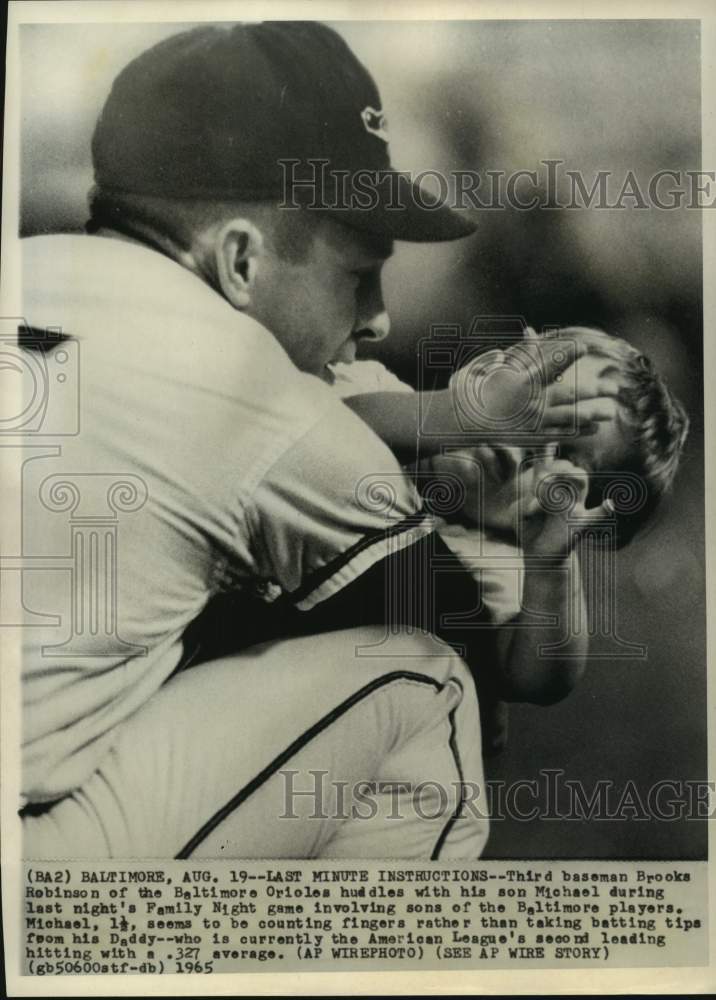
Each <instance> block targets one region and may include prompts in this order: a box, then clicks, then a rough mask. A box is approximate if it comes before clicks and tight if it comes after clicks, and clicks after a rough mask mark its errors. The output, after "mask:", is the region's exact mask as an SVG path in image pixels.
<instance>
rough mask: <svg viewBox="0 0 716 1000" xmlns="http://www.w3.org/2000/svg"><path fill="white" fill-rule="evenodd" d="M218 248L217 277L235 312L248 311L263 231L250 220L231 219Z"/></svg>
mask: <svg viewBox="0 0 716 1000" xmlns="http://www.w3.org/2000/svg"><path fill="white" fill-rule="evenodd" d="M214 248H215V250H214V252H215V254H216V275H217V278H218V280H219V285H220V287H221V292H222V294H223V295H224V298H226V299H227V300H228V301H229V302H230V303H231V305H232V306H233V307H234V309H241V310H246V309H247V308H248V306H249V305H250V304H251V297H252V294H253V286H254V281H255V278H256V269H257V265H258V258H259V257H260V255H261V251H262V248H263V237H262V235H261V232H260V230H258V229H257V228H256V226H255V225H254V224H253V222H249V221H248V219H241V218H237V219H231V221H229V222H227V223H226V224H225V225H223V226H222V227H221V229H220V230H219V232H218V234H217V236H216V241H215V243H214Z"/></svg>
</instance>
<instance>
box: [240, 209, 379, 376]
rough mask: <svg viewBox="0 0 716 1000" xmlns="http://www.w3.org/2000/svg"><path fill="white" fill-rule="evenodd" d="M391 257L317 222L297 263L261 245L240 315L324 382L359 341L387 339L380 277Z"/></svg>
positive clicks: (324, 220)
mask: <svg viewBox="0 0 716 1000" xmlns="http://www.w3.org/2000/svg"><path fill="white" fill-rule="evenodd" d="M391 252H392V242H391V241H387V240H381V239H377V238H375V237H372V236H370V235H368V234H363V233H360V232H358V231H357V230H352V229H349V228H348V227H346V226H342V225H340V224H339V223H337V222H335V221H334V220H333V219H330V218H328V217H327V216H323V217H320V218H317V219H316V220H315V225H313V226H312V228H311V230H310V231H309V235H307V246H306V248H305V254H304V255H303V257H302V258H300V259H298V260H294V259H287V258H286V257H285V256H281V255H279V253H278V252H277V251H276V249H275V248H274V247H273V246H272V243H271V241H270V240H269V241H267V246H266V249H265V250H264V252H263V254H262V256H261V258H260V260H259V262H258V267H257V271H256V278H255V284H254V288H253V293H252V302H251V308H250V309H249V310H248V312H249V314H250V315H252V316H253V317H254V318H255V319H257V320H258V321H259V322H260V323H262V324H263V325H264V326H266V327H267V328H268V329H269V330H270V331H271V333H272V334H273V335H274V336H275V337H276V339H277V340H278V341H279V343H280V344H281V345H282V346H283V348H284V349H285V350H286V352H287V353H288V355H289V356H290V358H291V360H292V361H293V362H294V364H295V365H296V366H297V367H298V368H300V369H301V370H302V371H305V372H310V373H311V374H313V375H318V376H319V377H321V378H324V379H326V380H328V379H329V378H330V376H329V375H328V373H327V372H326V365H327V364H329V363H330V362H333V361H349V362H350V361H353V360H354V358H355V352H356V347H357V344H358V341H359V340H361V339H366V338H372V339H382V338H383V337H385V336H387V334H388V330H389V327H390V321H389V319H388V316H387V313H386V311H385V305H384V304H383V295H382V288H381V270H382V267H383V263H384V261H385V259H386V258H387V257H388V256H390V254H391Z"/></svg>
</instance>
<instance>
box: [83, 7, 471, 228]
mask: <svg viewBox="0 0 716 1000" xmlns="http://www.w3.org/2000/svg"><path fill="white" fill-rule="evenodd" d="M92 159H93V164H94V170H95V183H96V185H97V188H98V189H99V190H100V191H101V192H103V193H107V194H112V193H127V194H140V195H154V196H160V197H161V196H164V197H171V198H182V199H184V198H186V199H215V200H239V201H259V200H274V199H276V200H277V201H278V202H279V203H282V204H287V205H295V206H298V205H303V206H305V207H307V208H310V209H315V210H318V211H324V212H327V213H328V214H330V215H333V216H335V217H336V218H337V219H338V220H339V221H341V222H343V223H345V224H346V225H349V226H352V227H354V228H357V229H362V230H365V231H368V232H373V233H378V234H381V235H385V236H388V237H391V238H393V239H402V240H411V241H415V242H422V241H432V240H450V239H457V238H458V237H461V236H466V235H468V234H469V233H471V232H473V231H474V229H475V226H474V225H473V223H471V222H470V221H469V220H468V219H466V218H465V217H464V216H463V215H461V214H459V213H457V212H455V211H453V210H452V209H451V208H449V207H448V206H447V205H445V204H441V203H440V202H439V201H438V200H437V199H436V198H435V196H433V195H432V194H431V192H428V191H426V190H425V189H424V188H423V187H421V186H420V185H418V184H416V183H414V182H413V181H412V179H411V178H410V176H409V175H408V174H406V173H403V172H400V171H397V170H395V169H393V167H392V165H391V162H390V155H389V150H388V134H387V122H386V119H385V115H384V114H383V111H382V107H381V101H380V95H379V93H378V89H377V87H376V85H375V83H374V81H373V79H372V77H371V75H370V74H369V73H368V71H367V70H366V69H365V67H364V66H363V65H362V64H361V63H360V62H359V61H358V59H357V58H356V57H355V55H354V54H353V53H352V52H351V50H350V48H349V47H348V45H347V44H346V43H345V41H344V40H343V39H342V38H341V37H340V35H338V34H337V33H336V32H335V31H333V30H332V29H331V28H328V27H327V26H326V25H323V24H320V23H318V22H315V21H274V22H270V21H267V22H262V23H251V24H243V23H242V24H234V25H230V26H226V25H224V26H220V25H210V26H202V27H198V28H194V29H191V30H189V31H185V32H181V33H180V34H177V35H174V36H172V37H170V38H167V39H165V40H164V41H162V42H160V43H159V44H157V45H154V46H153V47H152V48H150V49H147V50H146V51H145V52H143V53H142V54H141V55H140V56H138V57H137V58H136V59H134V60H133V61H132V62H131V63H129V65H128V66H126V67H125V68H124V70H122V72H121V73H120V74H119V76H118V77H117V78H116V80H115V81H114V84H113V86H112V90H111V92H110V95H109V97H108V98H107V101H106V103H105V106H104V108H103V110H102V113H101V115H100V117H99V120H98V122H97V125H96V128H95V132H94V136H93V139H92Z"/></svg>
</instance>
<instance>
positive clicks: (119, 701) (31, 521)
mask: <svg viewBox="0 0 716 1000" xmlns="http://www.w3.org/2000/svg"><path fill="white" fill-rule="evenodd" d="M24 254H25V256H24V263H23V268H24V270H23V275H24V285H25V288H24V292H25V294H24V303H25V305H24V309H25V320H26V321H27V323H28V324H29V325H30V326H32V327H34V328H36V329H46V328H55V329H56V328H61V330H62V332H63V333H64V334H65V335H66V336H68V337H70V338H72V339H71V341H69V342H68V346H69V347H71V350H66V351H64V352H63V358H62V360H63V363H64V364H65V368H66V375H65V379H64V381H62V382H58V381H57V379H56V377H55V373H56V372H57V371H58V370H59V369H58V368H57V365H58V364H59V359H58V356H57V351H58V349H55V350H54V351H52V352H49V353H48V354H47V355H46V356H45V357H44V362H43V363H44V364H45V365H46V367H47V371H48V373H49V374H48V382H47V385H48V386H49V394H50V395H51V399H50V405H49V406H48V408H47V423H46V425H45V426H43V427H42V428H41V429H42V435H43V436H42V437H41V438H39V437H38V439H37V440H38V441H39V442H41V443H42V445H43V447H42V448H39V449H37V450H36V451H34V452H33V451H32V450H31V449H28V451H27V459H26V461H25V464H24V470H23V512H22V513H23V544H24V550H23V553H22V555H23V557H25V558H26V559H27V560H29V564H30V565H32V566H35V565H36V566H37V567H38V568H37V569H35V568H32V569H26V570H25V572H24V579H23V588H24V589H23V600H24V606H25V608H26V609H27V613H28V614H30V615H33V614H34V615H35V616H36V617H35V618H34V619H33V623H34V624H31V625H28V627H27V628H25V630H24V634H25V639H26V642H25V649H24V658H23V673H24V683H23V697H24V723H23V737H24V740H23V742H24V748H23V750H24V761H23V763H24V768H23V782H24V784H23V791H24V795H25V798H26V800H27V801H36V802H41V801H50V800H53V799H56V798H59V797H61V796H63V795H65V794H67V793H68V792H69V791H70V790H72V789H73V788H76V787H78V786H79V785H81V784H82V783H83V782H84V781H85V780H86V779H87V778H88V776H89V775H90V774H91V773H92V772H93V771H95V769H96V768H97V766H98V763H99V761H100V760H101V759H102V758H103V756H104V755H105V754H106V753H107V751H108V749H109V747H110V745H111V740H112V733H113V731H114V730H115V728H116V727H117V726H118V725H119V723H121V722H123V721H124V720H126V719H128V718H129V717H130V716H131V715H132V714H133V713H135V712H136V711H137V709H138V708H139V707H140V706H142V705H143V704H144V703H146V702H147V700H148V699H149V698H150V696H151V695H152V694H153V693H155V692H156V691H157V690H158V689H159V688H160V686H161V685H162V684H163V682H164V681H165V680H166V679H167V677H169V675H170V674H172V672H173V671H174V670H175V669H176V667H177V665H178V664H179V663H180V660H181V657H182V652H183V647H182V633H183V632H184V630H185V628H186V626H187V625H188V624H189V623H190V622H191V621H192V620H193V619H194V618H196V616H197V615H198V614H199V612H200V611H201V610H202V608H203V607H204V605H205V604H206V603H207V601H208V600H209V598H210V597H211V596H212V595H213V594H215V593H217V592H218V591H220V590H221V589H223V588H228V587H232V588H236V587H239V588H254V589H258V590H259V591H261V592H262V593H264V594H266V595H267V596H269V597H272V596H275V595H276V594H278V593H280V592H288V593H289V594H292V595H294V598H295V601H296V603H297V604H299V606H300V607H302V608H305V609H310V608H311V607H313V606H315V605H316V604H317V603H319V602H320V601H323V600H325V599H326V598H328V597H330V596H332V595H333V594H335V593H336V592H337V591H338V590H340V589H341V588H342V587H343V586H345V585H346V584H347V583H349V582H351V581H352V580H354V579H355V578H356V577H357V576H358V575H359V574H361V573H362V572H363V571H364V570H365V569H366V568H367V567H368V566H370V565H372V564H374V563H375V562H377V561H378V560H380V559H382V558H383V557H384V556H385V555H386V554H387V553H388V552H395V551H396V549H397V548H400V547H403V546H407V545H410V544H412V543H413V542H415V541H416V540H417V539H419V538H421V537H424V536H425V535H426V534H428V533H429V532H430V531H431V530H433V526H432V524H431V522H430V519H429V518H427V517H426V516H424V515H422V514H421V513H420V500H419V498H418V496H417V494H416V491H415V490H414V488H413V486H412V485H411V483H410V482H409V480H408V479H407V478H406V477H404V476H403V474H402V472H401V470H400V467H399V466H398V464H397V462H396V460H395V458H394V457H393V455H392V453H391V452H390V451H389V450H388V448H387V447H386V446H385V445H384V444H383V443H382V442H381V441H380V440H379V439H378V438H377V436H376V435H375V434H373V432H372V431H370V430H369V429H368V427H367V426H366V425H365V424H364V423H363V422H362V421H361V420H360V419H359V418H358V417H356V416H355V415H354V414H352V413H351V412H350V410H349V409H348V408H347V407H346V406H344V405H343V403H342V402H341V401H340V399H338V398H336V394H335V392H333V391H331V389H330V388H329V387H328V386H327V385H325V384H324V383H322V382H321V381H320V380H319V379H317V378H315V377H314V376H310V375H306V374H303V373H301V372H299V371H298V370H297V369H296V367H295V366H294V365H293V363H292V362H291V361H290V359H289V357H288V356H287V354H286V353H285V352H284V350H283V349H282V348H281V346H280V345H279V344H278V343H277V341H276V340H275V339H274V338H273V336H272V335H271V334H270V333H269V332H268V331H267V330H266V329H264V328H263V327H262V326H260V325H259V324H258V323H256V322H254V321H252V320H251V319H249V318H247V317H246V316H244V315H242V314H241V313H238V312H237V311H235V310H234V309H233V308H231V307H230V306H229V305H228V304H227V303H226V302H225V301H224V300H223V299H222V298H221V297H220V296H219V295H217V294H216V293H215V292H214V291H213V290H212V289H210V288H209V287H208V286H207V285H206V284H204V283H203V282H202V281H201V280H200V279H199V278H198V277H196V276H194V275H193V274H192V273H191V272H190V271H188V270H187V269H185V268H183V267H181V266H180V265H178V264H177V263H175V262H174V261H172V260H170V259H169V258H167V257H164V256H163V255H161V254H159V253H157V252H155V251H153V250H151V249H149V248H147V247H144V246H141V245H139V244H135V243H130V242H122V241H119V240H115V239H109V238H102V237H89V236H48V237H44V236H43V237H35V238H32V239H29V240H26V241H24ZM75 425H76V426H75ZM53 435H57V436H53ZM386 477H387V479H388V480H389V483H390V493H391V495H392V498H393V499H392V502H391V503H390V504H386V503H384V502H377V503H376V502H372V501H371V502H366V501H364V500H361V497H370V496H372V495H373V494H371V491H370V484H371V483H372V482H376V481H378V482H380V481H383V482H385V481H386ZM384 495H385V491H384V492H383V496H384ZM38 616H43V617H38ZM240 628H241V623H240V622H239V623H237V630H239V631H240ZM238 707H239V708H240V707H241V706H238Z"/></svg>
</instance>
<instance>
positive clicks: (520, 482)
mask: <svg viewBox="0 0 716 1000" xmlns="http://www.w3.org/2000/svg"><path fill="white" fill-rule="evenodd" d="M575 364H577V365H578V372H577V377H578V378H579V379H580V380H584V381H585V382H586V380H592V381H594V383H595V384H596V381H597V379H599V380H601V384H602V385H603V384H604V379H605V378H606V379H609V378H610V376H611V373H612V372H614V381H613V389H614V397H615V398H614V408H613V414H612V415H611V416H610V418H609V419H605V420H600V421H599V422H598V423H597V425H596V431H595V433H593V434H582V435H579V436H575V437H573V438H564V439H563V440H562V441H560V442H559V444H554V445H546V446H545V445H542V446H540V447H539V448H535V449H529V448H524V447H520V448H516V447H500V446H490V445H482V446H479V447H477V448H474V449H470V454H471V456H472V461H473V462H477V463H479V468H480V473H479V475H480V477H481V479H482V483H483V500H482V504H481V505H480V506H481V524H482V525H483V526H484V527H485V528H486V529H488V530H492V531H501V532H514V531H515V529H516V527H517V517H518V512H519V510H520V509H524V507H525V506H526V504H527V503H528V502H529V501H530V500H531V499H532V498H533V497H534V496H535V493H536V490H537V487H538V485H539V482H540V479H541V478H542V477H543V476H544V475H549V474H550V470H549V462H547V463H546V464H545V462H543V461H540V460H539V456H542V458H546V459H549V458H550V457H559V458H560V459H566V460H567V461H569V462H571V463H572V464H573V465H575V466H576V467H577V468H579V469H581V470H583V471H584V472H586V473H591V472H597V471H599V472H618V471H619V470H620V469H623V468H624V465H625V461H626V459H627V457H628V454H629V450H630V436H629V431H628V425H627V424H626V422H625V421H624V420H623V419H621V418H622V415H623V414H622V413H621V412H620V411H621V410H622V405H621V404H620V403H619V402H618V401H617V399H616V394H617V391H618V388H619V383H618V379H617V370H616V367H615V362H614V361H612V360H611V359H609V358H603V357H599V356H598V355H593V354H588V355H585V356H584V357H582V358H580V359H579V360H578V361H577V362H575ZM463 454H466V453H463ZM535 457H537V460H535ZM445 458H448V456H445ZM445 471H449V470H448V468H447V467H445ZM463 480H465V475H464V474H463Z"/></svg>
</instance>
